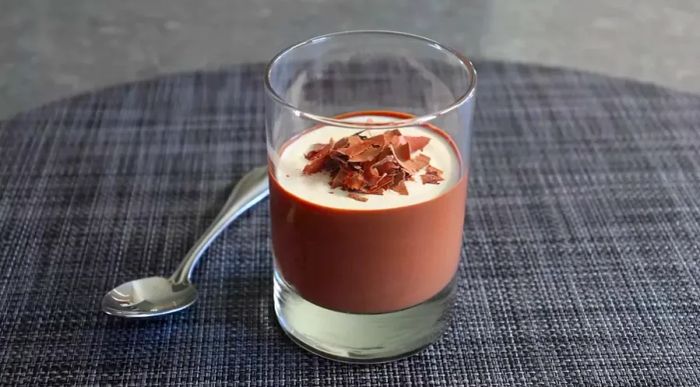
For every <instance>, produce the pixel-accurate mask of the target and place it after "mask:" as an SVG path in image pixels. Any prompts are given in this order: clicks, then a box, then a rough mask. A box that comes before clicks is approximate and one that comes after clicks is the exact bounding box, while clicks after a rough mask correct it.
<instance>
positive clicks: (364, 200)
mask: <svg viewBox="0 0 700 387" xmlns="http://www.w3.org/2000/svg"><path fill="white" fill-rule="evenodd" d="M348 197H349V198H351V199H355V200H357V201H358V202H366V201H367V200H369V199H367V198H366V197H364V196H360V195H358V194H356V193H354V192H349V193H348Z"/></svg>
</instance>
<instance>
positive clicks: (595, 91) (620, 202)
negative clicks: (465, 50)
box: [0, 62, 700, 386]
mask: <svg viewBox="0 0 700 387" xmlns="http://www.w3.org/2000/svg"><path fill="white" fill-rule="evenodd" d="M477 67H478V69H479V76H480V79H479V97H478V107H477V114H476V119H475V127H476V133H475V141H474V145H475V149H474V154H473V164H472V168H473V169H472V175H471V178H470V183H471V187H470V199H469V214H468V221H467V225H466V227H465V242H464V258H463V261H462V265H461V267H460V271H459V293H458V297H459V298H458V304H457V306H456V309H455V316H454V321H453V323H452V325H451V327H450V329H449V331H448V332H447V334H446V335H445V336H444V337H443V339H442V340H441V341H439V342H438V343H436V344H434V345H432V346H431V347H429V348H428V349H426V350H425V351H423V352H421V353H419V354H417V355H415V356H413V357H411V358H409V359H406V360H402V361H398V362H395V363H390V364H384V365H374V366H348V365H342V364H337V363H333V362H330V361H327V360H324V359H321V358H318V357H314V356H312V355H309V354H307V353H305V352H303V351H302V350H301V349H299V348H298V347H296V346H295V345H294V344H292V343H291V342H290V341H289V340H288V339H287V338H286V337H285V336H284V334H283V333H282V331H281V330H280V329H279V327H278V326H277V325H276V322H275V320H274V314H273V311H272V299H271V292H272V282H271V259H270V250H269V242H268V239H269V230H268V228H269V224H268V220H267V217H268V207H267V204H262V205H260V206H258V207H256V208H255V209H254V210H252V211H251V212H249V213H248V214H246V215H245V216H243V218H242V219H240V221H238V222H236V223H235V224H234V225H232V226H231V227H230V228H229V229H228V230H227V231H226V232H225V233H224V234H223V236H222V237H221V239H220V240H218V241H217V242H215V243H214V244H213V246H212V248H211V250H210V251H209V253H208V255H207V257H206V258H205V259H204V261H203V262H202V264H201V266H200V267H199V269H198V270H197V272H196V283H197V284H198V286H199V289H200V292H201V299H200V300H199V302H198V303H197V304H196V306H195V307H193V308H192V309H190V310H188V311H186V312H184V313H180V314H177V315H173V316H169V317H165V318H162V319H158V320H150V321H125V320H119V319H115V318H112V317H109V316H106V315H104V314H102V313H101V312H99V302H100V299H101V297H102V295H103V293H104V292H105V291H107V290H108V289H110V288H111V287H112V286H114V285H116V284H118V283H121V282H123V281H125V280H129V279H133V278H138V277H141V276H144V275H146V274H160V273H168V272H170V271H171V270H172V269H173V268H174V266H175V265H176V263H177V262H178V260H179V259H180V258H181V257H182V256H183V254H184V253H185V252H186V250H187V248H188V247H189V245H190V244H191V243H192V242H193V241H194V240H195V239H196V237H197V235H198V234H199V233H200V232H201V231H202V230H203V229H204V228H205V227H206V225H207V224H208V222H210V221H211V220H212V218H213V216H214V215H215V214H216V210H217V209H218V207H219V206H220V205H222V204H223V202H224V200H225V197H226V195H227V193H228V190H229V189H230V187H231V186H232V184H233V182H234V181H235V180H236V179H238V178H239V177H240V176H241V175H242V174H243V173H244V172H245V171H246V170H248V169H249V168H251V167H253V166H255V165H258V164H262V163H264V162H265V160H266V156H265V145H264V132H263V95H262V89H261V83H260V82H261V73H262V66H261V65H246V66H240V67H234V68H230V69H228V70H227V71H220V72H213V73H196V74H184V75H173V76H166V77H163V78H159V79H156V80H152V81H146V82H140V83H135V84H129V85H124V86H119V87H114V88H110V89H107V90H102V91H97V92H94V93H90V94H86V95H82V96H78V97H75V98H72V99H69V100H65V101H61V102H58V103H54V104H51V105H48V106H45V107H42V108H39V109H36V110H34V111H31V112H28V113H25V114H21V115H18V116H16V117H14V118H13V119H10V120H8V121H5V122H3V123H1V124H0V383H2V384H4V385H12V384H16V385H31V386H34V385H47V384H60V385H66V384H77V385H96V384H129V385H200V384H241V385H255V386H257V385H262V386H286V385H290V386H329V385H356V386H359V385H403V386H408V385H450V386H456V385H474V386H477V385H479V386H492V385H493V386H500V385H518V386H530V385H542V386H551V385H599V386H646V385H667V386H681V385H696V386H697V385H700V333H699V332H698V329H699V328H700V323H699V322H698V321H699V317H700V297H699V294H698V292H699V288H698V280H699V277H700V275H699V274H700V272H699V269H698V262H699V261H700V259H699V258H700V248H699V247H698V242H697V240H698V237H699V236H700V158H699V156H700V97H697V96H691V95H686V94H681V93H676V92H672V91H668V90H665V89H661V88H657V87H654V86H649V85H642V84H638V83H634V82H631V81H624V80H619V79H611V78H606V77H602V76H597V75H591V74H585V73H579V72H572V71H564V70H554V69H546V68H541V67H533V66H526V65H515V64H502V63H494V62H480V63H477Z"/></svg>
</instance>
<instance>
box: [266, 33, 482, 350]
mask: <svg viewBox="0 0 700 387" xmlns="http://www.w3.org/2000/svg"><path fill="white" fill-rule="evenodd" d="M265 88H266V114H265V125H266V133H267V151H268V157H269V179H270V216H271V224H272V247H273V254H274V267H275V269H274V302H275V312H276V314H277V319H278V321H279V323H280V325H281V326H282V328H283V329H284V331H285V332H286V333H287V334H288V335H289V337H291V338H292V339H293V340H294V341H295V342H296V343H298V344H299V345H300V346H302V347H304V348H306V349H307V350H309V351H311V352H313V353H316V354H318V355H321V356H324V357H327V358H331V359H334V360H340V361H346V362H364V363H367V362H382V361H388V360H392V359H396V358H400V357H404V356H406V355H408V354H411V353H414V352H416V351H418V350H420V349H421V348H423V347H425V346H427V345H429V344H430V343H432V342H433V341H435V340H436V339H437V338H439V337H440V335H441V333H442V332H443V331H444V329H445V327H446V325H447V323H448V321H449V312H450V309H451V307H452V304H453V301H454V294H455V281H456V280H455V274H456V271H457V267H458V265H459V260H460V256H461V252H462V234H463V226H464V216H465V207H466V197H467V176H468V173H467V172H468V167H469V161H468V160H469V149H470V138H471V132H472V115H473V111H474V100H475V94H476V72H475V70H474V67H473V65H472V64H471V62H469V60H468V59H466V58H465V57H464V56H462V55H461V54H459V53H457V52H455V51H453V50H451V49H449V48H446V47H444V46H442V45H440V44H439V43H437V42H434V41H432V40H429V39H426V38H423V37H420V36H415V35H409V34H404V33H399V32H390V31H349V32H339V33H334V34H329V35H324V36H320V37H317V38H313V39H310V40H307V41H305V42H301V43H299V44H296V45H294V46H292V47H290V48H288V49H286V50H284V51H282V52H281V53H279V54H278V55H277V56H275V57H274V59H272V61H271V62H270V64H269V65H268V67H267V70H266V74H265ZM397 130H398V132H397ZM353 136H354V139H355V140H354V142H353V141H350V140H351V139H350V138H349V137H353ZM343 138H346V139H345V140H341V139H343ZM426 139H427V140H426ZM375 140H376V142H375ZM358 142H360V143H362V145H361V146H362V147H363V148H361V149H363V150H362V152H363V153H361V154H360V156H357V155H352V152H351V150H350V149H351V148H349V146H350V144H353V143H358ZM426 142H427V145H426ZM370 143H371V145H367V144H370ZM406 144H408V145H406ZM329 152H330V153H329ZM364 152H369V153H364ZM382 152H383V153H382ZM377 154H378V155H379V156H376V157H375V158H374V159H373V158H372V157H374V156H375V155H377ZM351 155H352V156H351ZM421 155H423V156H421ZM425 156H427V157H425ZM428 158H429V161H425V160H427V159H428ZM319 160H320V161H319ZM353 160H354V161H353ZM417 160H423V161H420V162H418V161H417ZM426 163H428V164H429V165H428V166H426V165H425V164H426ZM312 164H313V165H312ZM421 164H422V165H421ZM309 165H312V166H310V167H307V166H309ZM338 175H340V177H338ZM360 175H361V176H362V177H360ZM429 175H431V176H429ZM348 176H351V178H349V177H348ZM353 179H354V180H353ZM358 179H359V181H360V182H359V183H358ZM367 187H369V188H367ZM381 187H383V189H382V188H381ZM387 187H390V188H391V189H387Z"/></svg>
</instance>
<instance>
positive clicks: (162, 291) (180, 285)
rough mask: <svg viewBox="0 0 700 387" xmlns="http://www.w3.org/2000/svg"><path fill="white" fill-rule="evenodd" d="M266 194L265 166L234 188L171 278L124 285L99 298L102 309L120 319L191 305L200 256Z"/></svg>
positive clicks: (148, 279)
mask: <svg viewBox="0 0 700 387" xmlns="http://www.w3.org/2000/svg"><path fill="white" fill-rule="evenodd" d="M268 193H269V190H268V183H267V167H266V166H262V167H257V168H254V169H253V170H251V171H250V172H248V173H247V174H246V175H245V176H243V177H242V178H241V180H240V181H239V182H238V184H236V186H235V187H234V188H233V191H232V192H231V194H230V195H229V198H228V199H227V200H226V203H225V204H224V207H223V208H222V209H221V211H220V212H219V215H217V217H216V219H215V220H214V223H213V224H212V225H211V226H209V228H208V229H207V230H206V231H205V232H204V235H202V236H201V237H200V238H199V239H198V240H197V242H195V244H194V246H192V248H191V249H190V251H189V252H188V253H187V255H186V256H185V258H184V259H183V260H182V262H181V263H180V266H178V268H177V270H175V272H174V273H173V275H171V276H170V278H165V277H147V278H141V279H137V280H134V281H130V282H125V283H123V284H121V285H119V286H117V287H116V288H114V289H112V290H111V291H109V292H108V293H107V294H106V295H105V296H104V297H103V298H102V310H103V311H104V312H105V313H107V314H109V315H112V316H119V317H129V318H138V317H155V316H162V315H164V314H168V313H173V312H177V311H179V310H182V309H185V308H187V307H188V306H190V305H192V304H194V302H195V301H196V300H197V288H195V286H194V285H193V284H192V281H191V280H190V278H191V277H192V271H193V270H194V267H195V266H196V265H197V262H199V259H200V258H201V257H202V254H204V251H205V250H206V249H207V248H208V247H209V245H210V244H211V243H212V241H214V239H215V238H216V237H217V236H219V234H221V232H222V231H223V230H224V229H225V228H226V227H228V225H229V224H231V222H233V221H234V220H235V219H236V218H238V217H239V216H240V215H241V214H243V213H244V212H245V211H246V210H248V209H249V208H250V207H252V206H253V205H255V203H258V202H259V201H261V200H262V199H264V198H265V197H267V195H268Z"/></svg>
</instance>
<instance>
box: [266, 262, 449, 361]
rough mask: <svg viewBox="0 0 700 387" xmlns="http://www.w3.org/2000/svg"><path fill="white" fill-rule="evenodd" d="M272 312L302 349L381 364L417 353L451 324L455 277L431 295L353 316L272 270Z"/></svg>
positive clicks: (348, 359)
mask: <svg viewBox="0 0 700 387" xmlns="http://www.w3.org/2000/svg"><path fill="white" fill-rule="evenodd" d="M274 282H275V295H274V297H275V313H276V314H277V321H279V324H280V326H282V329H283V330H284V331H285V333H286V334H287V335H288V336H289V337H290V338H291V339H292V340H293V341H294V342H295V343H297V344H298V345H299V346H301V347H302V348H304V349H306V350H308V351H310V352H312V353H314V354H316V355H320V356H322V357H325V358H328V359H331V360H336V361H342V362H348V363H381V362H387V361H392V360H396V359H399V358H403V357H406V356H408V355H411V354H413V353H416V352H418V351H419V350H421V349H423V348H424V347H426V346H428V345H429V344H431V343H432V342H433V341H435V340H437V339H438V338H439V337H440V335H441V334H442V332H443V331H444V330H445V328H446V326H447V324H448V323H449V312H450V309H451V308H452V305H453V303H454V295H455V281H454V279H453V280H452V281H450V283H449V284H448V285H447V286H446V287H445V288H443V289H442V290H441V291H440V292H439V293H438V294H436V295H435V296H433V297H432V298H431V299H429V300H427V301H425V302H423V303H421V304H418V305H416V306H412V307H410V308H407V309H403V310H399V311H396V312H389V313H377V314H357V313H344V312H338V311H334V310H331V309H326V308H322V307H320V306H318V305H316V304H313V303H311V302H309V301H307V300H305V299H304V298H303V297H301V296H300V295H299V294H298V293H297V292H296V291H295V290H294V288H292V287H291V286H290V285H289V284H288V283H287V282H286V281H285V280H284V278H282V275H281V274H280V273H279V271H277V270H275V278H274Z"/></svg>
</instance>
